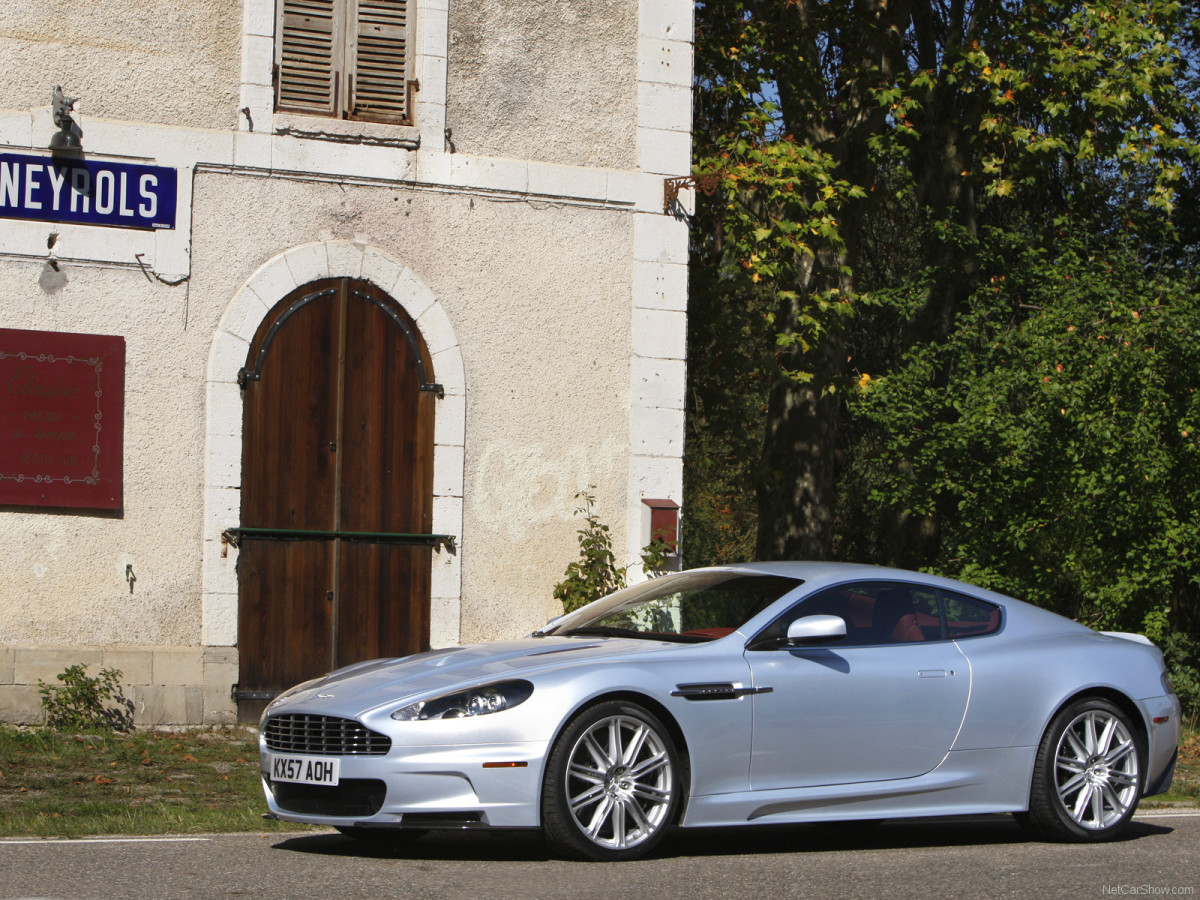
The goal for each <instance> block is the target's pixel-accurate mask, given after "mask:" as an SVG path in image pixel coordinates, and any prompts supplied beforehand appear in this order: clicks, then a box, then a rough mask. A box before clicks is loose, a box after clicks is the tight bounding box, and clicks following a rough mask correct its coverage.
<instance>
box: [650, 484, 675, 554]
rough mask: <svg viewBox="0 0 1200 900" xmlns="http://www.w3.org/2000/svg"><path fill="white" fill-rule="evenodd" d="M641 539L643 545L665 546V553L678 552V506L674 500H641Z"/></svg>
mask: <svg viewBox="0 0 1200 900" xmlns="http://www.w3.org/2000/svg"><path fill="white" fill-rule="evenodd" d="M642 505H643V506H644V507H645V509H643V510H642V537H643V538H644V543H645V544H649V543H652V542H654V541H658V542H660V543H663V544H666V545H667V552H668V553H670V554H676V553H678V552H679V504H678V503H676V502H675V501H674V500H652V499H649V498H646V497H643V498H642Z"/></svg>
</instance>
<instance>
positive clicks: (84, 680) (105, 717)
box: [38, 664, 133, 731]
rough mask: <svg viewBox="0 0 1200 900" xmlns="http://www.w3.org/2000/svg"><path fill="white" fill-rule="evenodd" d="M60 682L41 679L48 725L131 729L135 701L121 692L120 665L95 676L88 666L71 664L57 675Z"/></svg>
mask: <svg viewBox="0 0 1200 900" xmlns="http://www.w3.org/2000/svg"><path fill="white" fill-rule="evenodd" d="M54 677H55V678H57V679H58V680H59V681H61V682H62V684H61V685H54V684H47V683H46V682H44V681H42V680H41V679H40V678H39V679H38V692H39V693H40V694H41V695H42V711H43V712H45V714H46V721H45V725H46V727H47V728H53V729H55V730H58V731H104V730H111V731H132V730H133V701H131V700H127V699H126V698H125V696H124V694H122V692H121V688H120V685H119V684H118V680H119V679H120V677H121V670H120V669H101V670H100V674H99V675H97V676H95V677H94V678H93V677H91V676H89V675H88V674H87V667H86V666H84V665H82V664H80V665H74V666H68V667H67V668H66V669H65V670H64V671H62V672H59V673H58V674H57V675H56V676H54Z"/></svg>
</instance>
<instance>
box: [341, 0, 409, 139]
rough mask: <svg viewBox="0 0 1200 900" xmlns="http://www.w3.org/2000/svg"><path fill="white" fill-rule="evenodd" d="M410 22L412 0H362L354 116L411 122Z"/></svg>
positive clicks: (355, 49) (356, 35)
mask: <svg viewBox="0 0 1200 900" xmlns="http://www.w3.org/2000/svg"><path fill="white" fill-rule="evenodd" d="M408 24H409V22H408V0H358V4H357V17H356V23H355V28H354V39H355V44H354V47H353V50H352V54H353V59H354V83H353V95H352V97H351V101H350V102H351V107H350V115H351V116H353V117H355V118H364V119H379V120H384V121H390V122H405V121H408V118H409V109H408V72H407V66H406V62H407V55H408Z"/></svg>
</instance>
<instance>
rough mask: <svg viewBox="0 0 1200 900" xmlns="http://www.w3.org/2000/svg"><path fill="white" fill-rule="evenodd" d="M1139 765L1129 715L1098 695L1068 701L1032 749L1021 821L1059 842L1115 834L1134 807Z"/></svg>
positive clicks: (1123, 824)
mask: <svg viewBox="0 0 1200 900" xmlns="http://www.w3.org/2000/svg"><path fill="white" fill-rule="evenodd" d="M1140 796H1141V768H1140V756H1139V752H1138V740H1137V733H1136V731H1135V729H1134V727H1133V723H1132V722H1131V721H1130V719H1129V717H1128V716H1127V715H1126V714H1125V713H1124V712H1122V711H1121V710H1120V709H1118V708H1117V707H1116V706H1114V705H1113V704H1112V703H1109V702H1108V701H1107V700H1102V699H1100V698H1098V697H1093V698H1090V699H1084V700H1080V701H1077V702H1075V703H1072V704H1071V705H1070V706H1068V707H1067V708H1066V709H1064V710H1063V711H1062V712H1060V713H1059V714H1058V715H1057V716H1055V718H1054V721H1053V722H1051V723H1050V727H1049V728H1048V729H1047V730H1046V734H1045V736H1044V737H1043V738H1042V743H1041V746H1040V747H1039V748H1038V755H1037V761H1036V763H1035V765H1034V769H1033V784H1032V790H1031V792H1030V797H1029V812H1028V813H1025V814H1023V815H1020V816H1018V817H1017V818H1018V820H1019V821H1021V823H1022V824H1024V825H1025V826H1027V827H1029V828H1030V829H1031V830H1033V831H1034V832H1036V833H1038V834H1039V835H1041V836H1043V837H1047V838H1050V839H1052V840H1060V841H1103V840H1109V839H1111V838H1114V837H1116V836H1117V835H1118V834H1119V833H1120V831H1121V830H1122V829H1123V828H1124V827H1125V825H1126V824H1127V823H1128V822H1129V820H1130V819H1131V818H1133V813H1134V811H1135V810H1136V809H1137V805H1138V800H1139V798H1140Z"/></svg>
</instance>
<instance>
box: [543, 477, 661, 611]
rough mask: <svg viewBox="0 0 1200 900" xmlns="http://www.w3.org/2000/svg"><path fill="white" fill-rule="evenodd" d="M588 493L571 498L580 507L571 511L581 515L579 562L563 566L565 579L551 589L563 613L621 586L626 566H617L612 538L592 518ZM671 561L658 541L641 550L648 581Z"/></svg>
mask: <svg viewBox="0 0 1200 900" xmlns="http://www.w3.org/2000/svg"><path fill="white" fill-rule="evenodd" d="M590 490H592V489H589V490H588V491H580V492H579V493H578V494H576V495H575V499H576V500H579V501H581V504H582V505H581V506H578V507H576V508H575V515H579V514H580V513H582V514H583V516H584V526H583V527H582V528H580V529H579V531H578V534H579V559H577V560H576V561H575V562H573V563H571V564H570V565H568V566H567V571H566V572H565V573H564V574H565V576H566V577H565V578H564V579H563V580H562V581H560V582H559V583H558V584H556V585H555V586H554V598H555V599H556V600H559V601H561V602H562V605H563V612H564V613H569V612H574V611H575V610H577V609H579V608H580V607H581V606H587V605H588V604H589V603H591V602H592V601H593V600H599V599H600V598H601V597H604V596H607V595H608V594H611V593H612V592H613V591H619V590H620V589H621V588H623V587H625V573H626V572H627V571H628V567H627V566H621V567H618V566H617V558H616V557H615V556H614V555H613V552H612V535H611V534H610V533H609V529H608V526H607V525H605V524H604V523H603V522H601V521H600V517H599V516H597V515H596V511H595V506H596V498H595V497H593V496H592V495H591V493H590ZM671 561H672V557H671V554H670V553H669V552H668V549H667V545H666V543H665V542H664V541H662V540H661V539H659V540H652V541H650V543H649V544H647V545H646V546H645V547H643V548H642V568H643V569H644V570H645V572H646V577H648V578H655V577H657V576H659V575H662V574H663V573H664V572H667V571H668V570H669V569H670V564H671Z"/></svg>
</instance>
